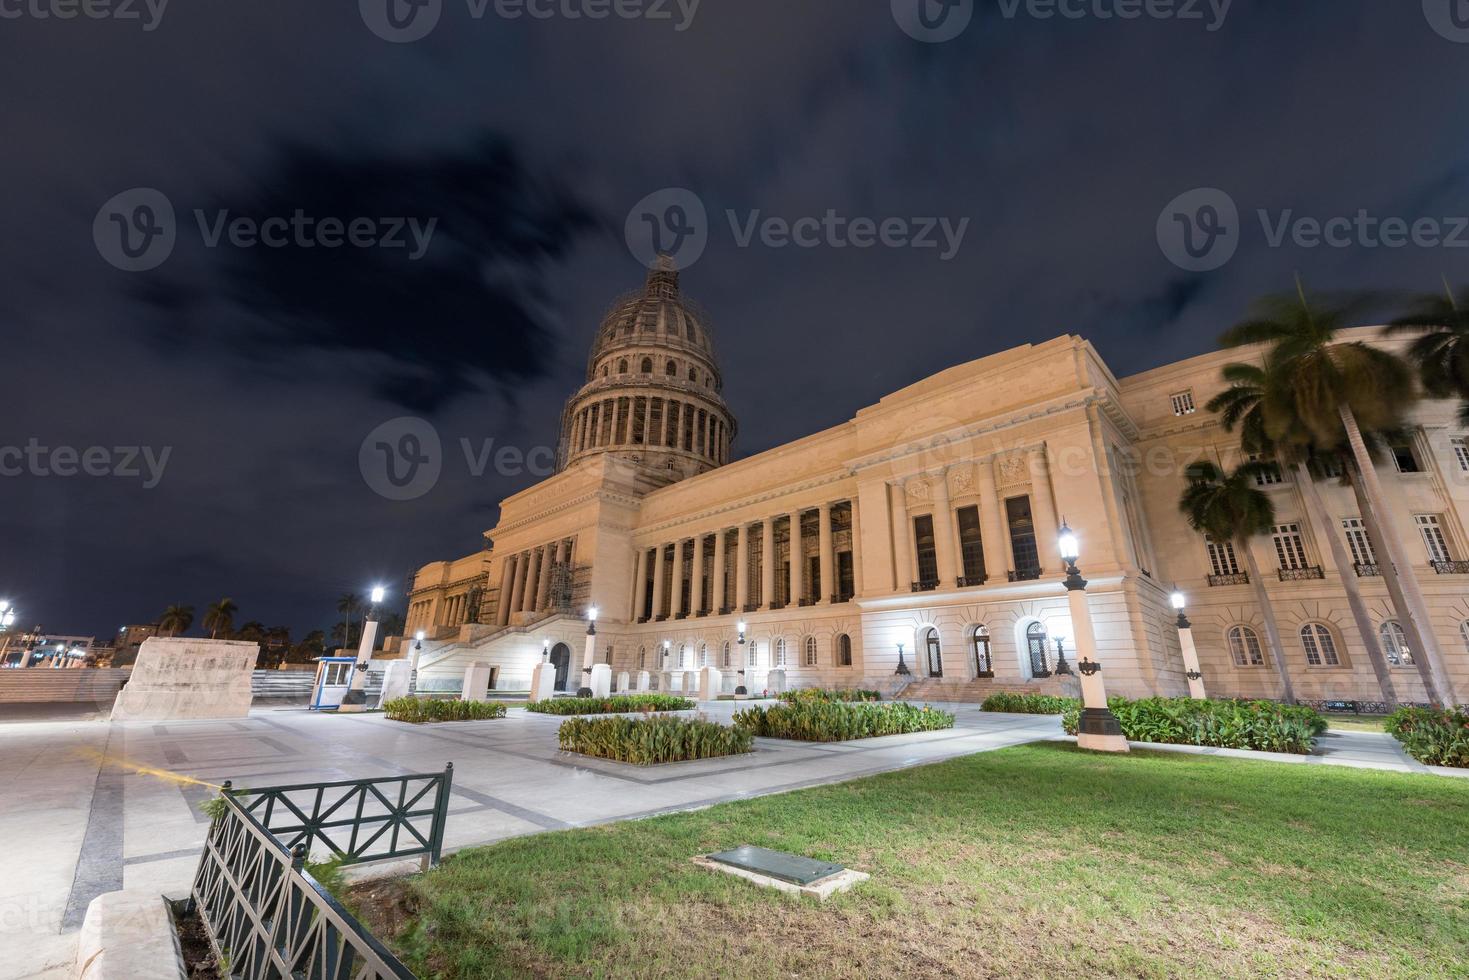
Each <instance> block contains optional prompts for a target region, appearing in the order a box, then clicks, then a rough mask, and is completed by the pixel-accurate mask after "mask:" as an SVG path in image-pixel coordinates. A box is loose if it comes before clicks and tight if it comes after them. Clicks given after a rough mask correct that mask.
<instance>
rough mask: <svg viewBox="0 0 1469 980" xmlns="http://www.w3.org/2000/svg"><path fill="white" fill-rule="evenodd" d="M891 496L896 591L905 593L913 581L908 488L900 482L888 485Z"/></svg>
mask: <svg viewBox="0 0 1469 980" xmlns="http://www.w3.org/2000/svg"><path fill="white" fill-rule="evenodd" d="M888 487H889V491H888V492H889V493H891V494H892V495H893V561H894V563H895V564H896V568H897V578H898V580H897V590H898V591H899V592H907V591H908V588H909V586H910V585H911V584H912V582H913V580H914V577H915V576H914V574H913V522H912V521H910V520H909V519H908V488H907V487H906V486H905V485H904V482H903V481H902V480H897V481H895V482H893V483H890V484H888Z"/></svg>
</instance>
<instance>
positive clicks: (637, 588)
mask: <svg viewBox="0 0 1469 980" xmlns="http://www.w3.org/2000/svg"><path fill="white" fill-rule="evenodd" d="M635 574H636V575H637V578H636V579H634V580H633V590H634V591H633V600H632V602H633V606H632V618H633V620H634V621H635V622H636V621H637V620H639V619H642V618H643V609H644V608H645V607H646V606H647V605H648V549H647V548H639V549H638V569H637V572H636V573H635Z"/></svg>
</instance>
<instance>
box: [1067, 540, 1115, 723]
mask: <svg viewBox="0 0 1469 980" xmlns="http://www.w3.org/2000/svg"><path fill="white" fill-rule="evenodd" d="M1057 544H1058V545H1059V546H1060V551H1061V557H1062V558H1064V559H1065V560H1066V580H1065V582H1064V583H1063V584H1064V585H1065V586H1066V602H1067V605H1069V606H1070V608H1071V629H1072V632H1074V633H1075V634H1076V636H1075V637H1073V640H1074V642H1075V644H1076V656H1077V664H1076V666H1077V669H1078V670H1079V671H1081V701H1082V709H1081V720H1080V722H1079V724H1078V727H1077V731H1076V744H1077V745H1078V746H1080V747H1081V748H1083V749H1092V750H1094V751H1097V752H1126V751H1127V739H1125V738H1123V736H1122V726H1121V725H1119V724H1118V723H1117V717H1116V716H1115V715H1113V714H1112V711H1111V709H1109V708H1108V707H1107V686H1106V684H1105V683H1104V682H1103V680H1102V665H1101V663H1100V662H1098V660H1097V637H1096V633H1095V632H1094V631H1093V629H1092V614H1091V609H1090V608H1089V607H1088V605H1087V601H1086V579H1084V578H1082V577H1081V570H1080V569H1078V568H1077V567H1076V559H1077V558H1079V557H1080V556H1081V544H1080V542H1079V541H1078V540H1077V537H1076V533H1075V532H1074V531H1072V530H1071V528H1070V527H1069V526H1067V524H1066V523H1065V521H1062V523H1061V532H1060V536H1059V539H1058V541H1057Z"/></svg>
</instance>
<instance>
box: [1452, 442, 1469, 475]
mask: <svg viewBox="0 0 1469 980" xmlns="http://www.w3.org/2000/svg"><path fill="white" fill-rule="evenodd" d="M1454 459H1455V461H1457V462H1458V464H1459V470H1460V471H1461V472H1464V473H1469V440H1465V439H1455V440H1454Z"/></svg>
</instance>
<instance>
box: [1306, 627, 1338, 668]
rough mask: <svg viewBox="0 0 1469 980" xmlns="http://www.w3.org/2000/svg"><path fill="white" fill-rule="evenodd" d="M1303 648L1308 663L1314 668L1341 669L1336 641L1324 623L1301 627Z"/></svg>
mask: <svg viewBox="0 0 1469 980" xmlns="http://www.w3.org/2000/svg"><path fill="white" fill-rule="evenodd" d="M1301 646H1303V647H1305V648H1306V663H1308V664H1310V665H1311V666H1312V667H1340V666H1341V658H1340V657H1338V656H1337V655H1336V640H1334V639H1332V637H1331V630H1329V629H1328V628H1327V627H1326V625H1325V624H1324V623H1307V624H1306V625H1305V626H1302V627H1301Z"/></svg>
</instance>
